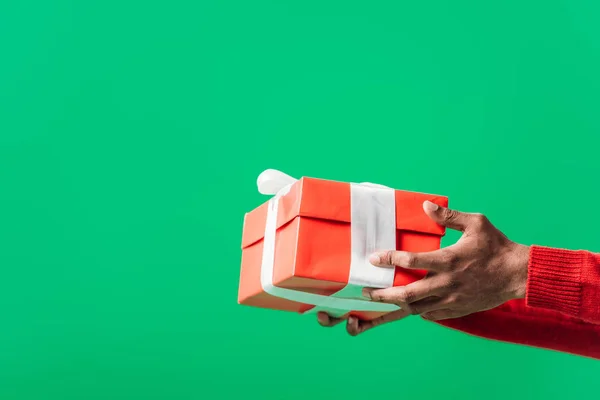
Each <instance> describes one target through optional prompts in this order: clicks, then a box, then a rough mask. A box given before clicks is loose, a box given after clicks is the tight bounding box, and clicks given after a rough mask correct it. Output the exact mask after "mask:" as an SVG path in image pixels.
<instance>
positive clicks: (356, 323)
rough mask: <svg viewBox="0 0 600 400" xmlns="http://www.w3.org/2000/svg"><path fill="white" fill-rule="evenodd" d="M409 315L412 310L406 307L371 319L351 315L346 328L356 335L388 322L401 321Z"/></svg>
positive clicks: (352, 334)
mask: <svg viewBox="0 0 600 400" xmlns="http://www.w3.org/2000/svg"><path fill="white" fill-rule="evenodd" d="M409 315H410V312H408V311H407V310H404V309H400V310H396V311H392V312H391V313H388V314H384V315H382V316H381V317H377V318H375V319H372V320H370V321H361V320H359V319H358V318H356V317H354V316H350V317H349V318H348V323H347V324H346V330H347V331H348V333H349V334H350V335H351V336H356V335H359V334H361V333H363V332H366V331H368V330H369V329H372V328H375V327H376V326H380V325H383V324H387V323H388V322H393V321H399V320H401V319H403V318H406V317H408V316H409Z"/></svg>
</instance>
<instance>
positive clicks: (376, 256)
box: [369, 253, 381, 265]
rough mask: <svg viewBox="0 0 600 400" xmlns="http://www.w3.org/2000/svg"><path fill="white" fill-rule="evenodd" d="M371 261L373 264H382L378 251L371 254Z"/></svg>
mask: <svg viewBox="0 0 600 400" xmlns="http://www.w3.org/2000/svg"><path fill="white" fill-rule="evenodd" d="M369 262H370V263H371V264H373V265H379V264H381V256H380V255H379V254H377V253H373V254H371V255H370V256H369Z"/></svg>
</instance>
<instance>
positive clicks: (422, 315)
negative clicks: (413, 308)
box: [421, 314, 431, 320]
mask: <svg viewBox="0 0 600 400" xmlns="http://www.w3.org/2000/svg"><path fill="white" fill-rule="evenodd" d="M421 318H423V319H426V320H430V319H431V315H429V314H421Z"/></svg>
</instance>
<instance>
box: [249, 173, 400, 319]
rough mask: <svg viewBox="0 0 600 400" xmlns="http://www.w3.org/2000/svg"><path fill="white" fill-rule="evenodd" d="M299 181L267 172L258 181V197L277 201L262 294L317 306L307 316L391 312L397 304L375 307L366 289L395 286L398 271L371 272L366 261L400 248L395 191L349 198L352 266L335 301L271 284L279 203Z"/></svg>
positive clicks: (270, 217) (357, 192) (375, 188)
mask: <svg viewBox="0 0 600 400" xmlns="http://www.w3.org/2000/svg"><path fill="white" fill-rule="evenodd" d="M294 182H296V179H294V178H292V177H291V176H289V175H286V174H284V173H283V172H280V171H277V170H273V169H268V170H266V171H264V172H263V173H261V174H260V175H259V177H258V180H257V186H258V191H259V192H260V193H262V194H268V195H274V197H273V198H271V199H270V200H269V203H268V208H267V221H266V225H265V235H264V240H263V255H262V264H261V284H262V288H263V291H264V292H266V293H268V294H270V295H272V296H277V297H282V298H285V299H288V300H292V301H295V302H299V303H304V304H311V305H314V306H315V307H313V308H312V309H310V310H308V311H307V313H311V314H312V313H316V312H319V311H326V312H328V313H329V314H330V315H332V316H341V315H344V314H346V313H347V312H348V311H376V312H390V311H394V310H397V309H398V307H397V306H395V305H393V304H385V303H374V302H371V301H368V300H365V298H364V297H363V296H362V289H363V288H364V287H376V288H384V287H390V286H393V285H394V268H380V267H375V266H373V265H372V264H371V263H370V262H369V260H368V258H369V255H370V254H371V253H372V252H373V251H375V250H381V249H394V248H396V206H395V195H394V190H393V189H389V188H386V187H384V186H380V185H373V184H368V183H363V184H355V183H352V184H350V189H351V190H350V193H351V199H350V200H351V202H350V204H351V223H350V227H351V249H352V255H351V262H350V276H349V278H348V284H347V285H346V286H345V287H344V288H343V289H341V290H339V291H337V292H336V293H334V294H332V295H331V296H323V295H319V294H314V293H307V292H301V291H297V290H292V289H287V288H280V287H277V286H275V285H274V284H273V268H274V260H275V234H276V230H277V211H278V208H279V200H280V198H281V197H283V196H285V195H286V194H287V193H288V192H289V190H290V187H291V186H292V185H293V184H294Z"/></svg>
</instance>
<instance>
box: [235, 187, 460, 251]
mask: <svg viewBox="0 0 600 400" xmlns="http://www.w3.org/2000/svg"><path fill="white" fill-rule="evenodd" d="M350 187H351V186H350V183H347V182H338V181H331V180H326V179H316V178H308V177H304V178H301V179H299V180H298V181H296V182H295V183H294V184H293V185H292V186H291V187H290V190H289V192H288V193H287V194H286V195H285V196H283V197H281V199H280V204H279V213H278V215H277V229H279V228H280V227H282V226H283V225H285V224H287V223H289V222H290V221H292V220H293V219H294V218H296V217H304V218H315V219H321V220H328V221H333V222H339V223H350V219H351V206H350V199H351V195H350ZM394 192H395V196H396V229H398V230H403V231H412V232H421V233H427V234H433V235H439V236H443V235H444V234H445V232H446V230H445V228H444V227H443V226H441V225H438V224H437V223H435V222H434V221H432V220H431V219H430V218H429V217H428V216H427V214H425V212H424V211H423V202H424V201H425V200H429V201H431V202H434V203H436V204H438V205H440V206H443V207H447V206H448V198H447V197H445V196H439V195H433V194H426V193H418V192H410V191H404V190H395V191H394ZM267 206H268V202H265V203H263V204H262V205H260V206H259V207H257V208H256V209H254V210H252V211H250V212H249V213H247V214H246V216H245V219H244V231H243V234H242V248H246V247H248V246H250V245H252V244H254V243H256V242H258V241H260V240H261V239H262V238H263V237H264V231H265V224H266V219H267Z"/></svg>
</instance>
